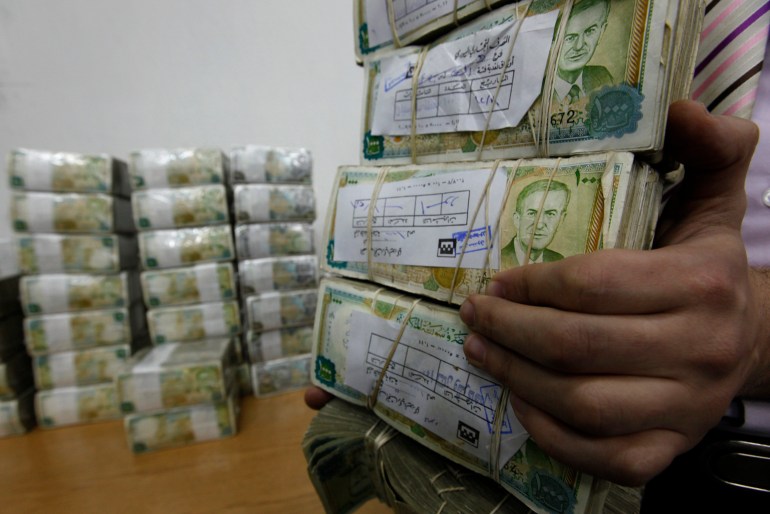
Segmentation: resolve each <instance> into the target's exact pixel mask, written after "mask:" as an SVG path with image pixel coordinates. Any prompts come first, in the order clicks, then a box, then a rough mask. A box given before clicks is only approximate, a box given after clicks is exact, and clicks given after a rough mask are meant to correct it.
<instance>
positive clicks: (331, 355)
mask: <svg viewBox="0 0 770 514" xmlns="http://www.w3.org/2000/svg"><path fill="white" fill-rule="evenodd" d="M319 294H320V299H319V308H318V315H317V318H316V332H315V333H316V339H315V341H314V342H313V358H314V363H313V367H312V379H313V383H314V384H315V385H317V386H318V387H321V388H322V389H324V390H326V391H328V392H330V393H332V394H333V395H335V396H337V397H339V398H342V399H344V400H346V401H347V402H349V403H352V404H355V405H359V406H362V407H368V408H370V410H371V411H372V413H373V415H375V416H376V417H378V418H379V419H380V420H382V422H383V423H382V424H383V425H386V426H389V427H392V428H393V429H395V431H397V432H401V433H403V434H405V435H406V436H407V437H410V438H412V439H414V440H415V441H418V442H419V443H420V444H421V445H423V446H425V447H426V448H427V449H429V450H432V451H433V452H436V453H438V454H440V455H442V456H444V457H445V458H447V459H449V460H451V461H453V462H455V463H457V464H460V465H462V466H463V467H465V468H467V469H469V470H471V471H473V472H475V473H478V474H480V475H483V476H485V477H497V478H496V481H497V482H499V484H500V485H501V486H502V488H503V489H505V490H506V491H508V493H510V494H512V495H514V496H515V497H516V498H517V499H518V500H519V501H521V502H523V503H524V504H525V505H527V506H528V507H529V508H531V509H533V510H534V511H536V512H549V511H551V510H554V511H557V512H575V513H580V512H593V511H595V510H596V509H597V508H600V507H601V505H602V504H603V502H604V500H605V498H606V491H607V487H608V484H607V483H606V482H604V481H602V480H598V479H595V478H594V477H592V476H589V475H586V474H585V473H582V472H580V471H578V470H576V469H572V468H569V467H567V466H565V465H563V464H561V463H559V462H556V461H554V460H553V459H551V458H550V457H548V456H546V455H545V454H544V453H543V452H542V451H541V450H540V449H539V448H538V447H537V445H536V444H535V443H534V442H533V441H532V440H531V439H530V438H529V435H528V434H527V432H526V431H525V430H524V428H523V427H522V426H521V425H520V424H519V422H518V420H517V419H516V416H515V414H514V412H513V409H512V407H511V406H510V404H509V403H508V402H507V400H506V398H507V397H506V395H505V394H504V393H503V386H502V384H500V383H498V382H497V381H495V379H493V378H492V377H490V376H489V375H487V374H486V373H485V372H483V371H481V370H479V369H477V368H474V367H473V366H471V365H470V364H469V363H468V361H467V360H466V359H465V355H464V353H463V350H462V345H463V342H464V340H465V337H466V336H467V335H468V328H467V327H466V326H465V325H464V324H463V322H462V321H461V320H460V317H459V315H458V313H457V309H456V308H454V307H451V306H448V305H447V304H445V303H434V302H431V301H429V300H426V299H424V298H420V297H417V296H411V295H406V294H403V293H401V292H399V291H393V290H390V289H384V288H382V287H379V286H377V285H375V284H371V283H368V282H362V281H352V280H349V279H344V278H336V277H335V278H325V279H323V280H322V282H321V287H320V292H319ZM349 458H351V459H354V458H365V456H360V455H359V456H357V457H353V456H351V457H349ZM320 479H321V477H320V476H318V475H316V476H314V477H313V480H315V481H318V480H320ZM349 479H350V477H347V478H342V479H341V480H349ZM546 491H547V493H546ZM319 492H321V495H322V496H323V494H324V493H323V492H322V490H319ZM551 496H554V497H557V496H558V498H559V499H560V502H561V504H560V506H559V508H555V507H552V506H551V504H550V502H551V501H552V498H551ZM329 512H346V511H344V510H329Z"/></svg>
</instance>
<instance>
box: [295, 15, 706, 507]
mask: <svg viewBox="0 0 770 514" xmlns="http://www.w3.org/2000/svg"><path fill="white" fill-rule="evenodd" d="M452 4H453V3H452V2H445V3H443V4H441V3H438V2H436V3H433V2H394V1H391V0H354V6H355V19H356V34H357V36H358V41H357V42H358V55H359V57H360V59H361V64H362V66H363V71H364V81H365V88H364V102H363V105H364V108H363V116H362V123H361V132H360V139H359V141H361V142H362V143H363V144H362V145H361V147H360V148H361V153H360V163H359V164H358V165H351V166H342V167H340V169H339V171H338V175H337V177H336V179H335V181H334V190H333V193H332V198H331V201H330V202H329V205H330V208H329V212H328V218H327V222H326V225H325V227H326V231H325V237H324V241H323V244H324V247H325V248H327V249H328V251H327V252H325V254H324V255H325V259H324V260H322V264H321V268H322V271H326V272H329V273H331V274H333V275H334V276H332V277H330V278H329V279H322V281H321V286H320V290H319V301H318V311H317V317H316V327H315V332H314V334H315V340H314V342H313V359H314V362H313V368H312V369H313V374H312V381H313V383H314V384H315V385H317V386H319V387H321V388H323V389H325V390H326V391H328V392H330V393H332V394H334V395H335V396H338V397H340V398H342V399H344V400H346V401H349V402H351V403H354V404H357V405H362V406H367V407H368V408H369V409H370V410H372V411H373V412H374V413H375V414H376V415H377V416H378V417H379V418H380V419H382V420H384V421H385V422H386V423H387V424H389V425H391V426H392V427H394V428H395V429H397V431H398V432H400V433H401V434H403V435H401V436H400V437H403V436H404V435H405V436H408V437H412V438H413V439H415V440H417V441H419V442H420V443H421V444H423V445H425V446H426V447H428V448H429V449H431V450H434V452H435V454H436V458H437V459H438V458H439V455H441V456H443V457H445V458H447V459H448V460H449V461H452V462H454V463H456V464H459V465H462V466H464V467H465V468H468V469H470V470H472V471H475V472H478V473H479V474H481V475H484V476H486V477H495V478H496V479H497V481H498V482H499V484H500V486H501V487H502V488H503V489H505V490H506V491H508V492H509V493H511V494H512V495H513V496H515V498H511V501H510V502H508V503H507V504H506V505H503V504H502V503H500V504H498V507H500V506H502V508H501V509H499V510H500V511H501V512H503V511H505V512H509V511H515V510H516V509H517V508H518V509H520V508H522V507H523V506H522V505H521V504H520V503H518V502H519V501H520V502H523V504H524V506H526V508H529V509H532V510H534V511H536V512H574V513H583V512H592V511H600V510H602V505H603V502H604V499H605V496H604V494H603V493H602V492H601V491H606V490H607V488H606V487H604V486H605V485H606V484H604V483H602V482H601V481H599V480H596V479H594V477H591V476H587V475H585V474H583V473H580V472H579V471H578V470H574V469H570V468H568V467H566V466H564V465H563V464H561V463H559V462H556V461H554V460H553V459H551V458H550V457H549V456H548V455H547V454H545V452H543V451H542V450H541V449H540V448H539V447H538V446H537V445H536V444H535V443H534V442H533V441H532V440H531V439H530V438H529V437H528V434H527V432H526V431H525V430H524V428H523V427H522V426H521V425H520V424H519V423H518V421H517V419H516V417H515V414H514V412H513V410H512V408H511V406H510V404H509V402H508V401H507V389H506V388H505V387H504V384H501V383H499V382H497V381H495V379H493V378H492V377H490V376H488V375H487V374H486V373H484V372H483V371H481V370H479V369H476V368H474V367H473V366H471V365H470V364H469V363H468V362H467V360H466V359H465V357H464V353H463V351H462V344H463V343H464V341H465V338H466V336H467V334H468V328H467V327H466V326H465V325H464V324H463V323H462V321H461V320H460V318H459V315H458V312H457V308H458V307H457V306H458V305H459V304H461V303H462V301H464V300H465V299H466V298H467V297H468V296H469V295H471V294H474V293H483V292H484V290H485V287H486V285H487V283H488V282H489V280H490V278H491V277H492V276H493V275H494V274H495V273H496V272H498V271H501V270H505V269H509V268H513V267H516V266H521V265H532V264H536V263H543V262H551V261H556V260H560V259H562V258H565V257H568V256H572V255H577V254H585V253H589V252H593V251H597V250H601V249H604V248H629V249H647V248H650V246H651V244H652V240H653V235H654V229H655V224H656V221H657V216H658V213H659V209H660V206H661V197H662V190H663V184H664V182H665V180H666V179H668V178H669V176H668V175H667V174H666V173H659V172H658V171H656V170H655V169H654V168H653V167H652V166H651V165H650V164H649V163H650V162H653V163H654V162H664V161H665V160H663V161H661V159H660V157H661V154H662V153H663V140H664V138H663V136H664V132H665V126H666V119H667V113H668V107H669V105H670V104H671V103H672V102H673V101H675V100H677V99H680V98H686V97H687V96H688V93H689V88H690V83H691V77H692V70H693V66H694V60H695V55H696V50H697V45H698V35H699V34H700V27H701V24H702V17H703V9H704V5H703V2H675V1H673V0H656V1H654V2H631V1H628V2H627V1H610V0H556V1H554V0H533V1H527V2H496V3H495V5H494V6H492V5H491V3H490V2H484V1H475V0H464V1H463V2H454V4H453V5H452ZM501 4H505V5H501ZM490 7H495V8H494V9H489V8H490ZM486 10H488V12H485V11H486ZM471 11H473V12H471ZM466 13H467V14H468V16H466ZM473 13H475V14H473ZM480 13H484V14H482V15H480V16H479V15H478V14H480ZM474 16H475V17H474ZM458 20H459V21H462V23H460V24H459V26H457V27H456V28H453V25H455V24H457V23H458ZM447 31H448V32H447ZM436 34H443V35H439V36H436ZM402 43H408V45H407V46H403V45H402ZM661 171H664V172H665V171H668V170H661ZM353 279H354V280H353ZM325 415H326V414H325V413H324V410H321V412H320V413H319V416H325ZM330 416H331V415H330ZM321 425H325V426H327V427H337V429H338V430H344V429H347V428H348V427H347V426H346V425H345V424H344V420H339V419H337V420H334V419H330V420H329V423H323V424H319V426H321ZM329 430H330V431H331V429H329ZM369 432H371V433H376V432H378V430H374V429H373V428H372V429H371V430H370V431H368V432H367V433H369ZM324 435H329V434H328V433H325V434H314V433H310V432H309V433H308V435H307V436H306V440H305V445H304V448H305V454H306V457H307V459H308V465H309V469H310V472H311V474H313V478H314V480H313V482H314V484H316V486H317V489H318V492H319V496H320V497H321V499H322V501H323V503H324V505H326V507H327V510H329V511H344V510H346V508H347V507H349V506H351V505H357V504H359V503H360V502H361V501H364V500H366V499H367V498H369V497H372V496H378V497H380V499H382V500H383V501H386V502H389V503H390V504H391V505H393V502H394V501H402V499H403V498H404V497H405V495H403V494H399V491H397V490H396V491H392V490H389V487H390V486H395V485H396V483H397V482H396V481H390V480H386V479H384V478H383V477H382V476H379V475H377V472H374V475H370V476H369V477H368V478H367V475H366V474H367V473H370V472H371V471H369V470H372V469H374V470H376V469H378V468H379V466H377V465H372V464H373V463H376V462H379V460H378V459H380V458H384V457H383V455H385V454H387V452H384V453H381V454H379V455H375V454H373V453H367V451H366V449H367V448H372V447H377V446H379V445H378V444H376V443H374V442H372V441H367V443H366V444H363V443H361V444H360V445H359V447H360V448H362V450H361V451H362V452H363V454H362V456H361V458H360V459H353V458H350V456H349V455H344V454H343V453H342V451H343V448H348V446H347V445H345V446H339V447H336V448H335V446H334V445H330V444H327V442H328V440H329V439H328V438H325V437H324ZM366 437H368V436H365V437H364V438H366ZM364 438H362V439H364ZM314 441H315V442H314ZM320 442H323V443H324V444H320V445H319V444H318V443H320ZM370 443H372V444H370ZM351 444H358V443H353V442H352V441H351ZM385 448H387V446H386V447H385ZM332 449H337V450H338V451H337V452H335V451H332ZM391 458H393V455H391ZM331 462H337V463H340V465H339V466H337V467H334V466H331V465H330V463H331ZM426 469H427V466H426ZM420 475H421V476H426V477H429V476H434V474H433V473H428V472H425V473H421V474H420ZM435 476H438V475H435ZM367 480H368V483H369V485H370V486H371V487H369V488H367V487H365V485H366V483H367ZM345 484H351V485H352V484H356V486H357V487H355V488H353V487H351V488H346V487H344V485H345ZM383 484H386V485H384V486H383ZM418 485H420V486H421V487H422V486H424V488H426V489H427V488H431V489H432V488H434V486H435V484H433V482H428V481H427V480H426V481H425V483H424V484H418ZM410 486H411V487H412V488H413V489H414V486H415V484H414V483H412V484H410ZM428 496H430V495H425V497H424V498H417V499H416V501H417V503H416V504H414V505H412V504H410V505H409V508H410V509H411V510H414V511H417V512H423V511H425V512H430V511H433V510H435V508H431V507H430V506H429V505H427V504H421V503H420V502H421V501H423V502H425V501H427V499H428ZM470 504H471V505H472V504H473V503H472V502H471V503H470ZM335 506H336V507H335ZM460 510H462V509H460ZM471 510H472V509H471ZM495 510H497V507H496V508H495Z"/></svg>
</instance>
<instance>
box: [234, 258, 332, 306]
mask: <svg viewBox="0 0 770 514" xmlns="http://www.w3.org/2000/svg"><path fill="white" fill-rule="evenodd" d="M238 278H239V283H240V286H241V296H242V297H244V298H245V297H246V296H249V295H252V294H257V293H264V292H266V291H288V290H291V289H307V288H311V287H318V257H317V256H315V255H285V256H276V257H263V258H261V259H248V260H244V261H240V262H239V263H238Z"/></svg>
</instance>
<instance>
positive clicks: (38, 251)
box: [34, 236, 64, 271]
mask: <svg viewBox="0 0 770 514" xmlns="http://www.w3.org/2000/svg"><path fill="white" fill-rule="evenodd" d="M61 245H62V242H61V240H60V239H59V238H57V237H45V236H42V237H36V238H35V239H34V248H35V259H36V261H37V269H38V270H46V271H54V270H60V269H62V267H63V266H62V263H63V262H64V257H63V255H62V250H61Z"/></svg>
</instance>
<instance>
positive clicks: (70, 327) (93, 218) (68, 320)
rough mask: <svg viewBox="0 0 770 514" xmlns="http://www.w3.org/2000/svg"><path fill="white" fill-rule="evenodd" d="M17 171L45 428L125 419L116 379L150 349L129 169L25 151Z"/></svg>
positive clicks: (27, 324) (16, 210) (14, 183)
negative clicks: (124, 366) (117, 397)
mask: <svg viewBox="0 0 770 514" xmlns="http://www.w3.org/2000/svg"><path fill="white" fill-rule="evenodd" d="M7 173H8V176H9V180H10V184H11V187H12V189H13V191H12V194H11V216H12V221H13V226H14V230H15V231H16V233H17V234H16V236H17V237H16V252H17V258H18V262H19V267H20V271H21V273H22V274H23V276H22V278H21V280H20V298H21V304H22V308H23V310H24V314H25V317H24V320H23V331H24V342H25V346H26V349H27V351H28V352H29V354H30V355H31V356H32V369H33V373H34V381H35V386H36V388H37V393H36V394H35V398H34V401H35V410H36V413H37V419H38V424H39V425H40V426H41V427H43V428H49V427H58V426H64V425H72V424H79V423H86V422H92V421H101V420H109V419H116V418H118V417H120V412H119V411H118V409H117V403H116V401H115V386H114V383H113V381H114V377H115V375H116V373H117V370H118V369H119V367H120V365H121V364H122V363H124V362H125V361H126V360H127V359H128V358H129V357H130V356H131V354H132V353H133V352H134V351H136V350H138V349H140V348H142V347H143V346H146V344H147V330H146V323H145V316H144V309H143V306H142V302H141V297H140V295H139V280H138V270H137V257H136V248H137V242H136V234H135V228H134V223H133V220H132V213H131V202H130V189H131V186H130V179H129V175H128V170H127V167H126V164H125V163H124V162H123V161H120V160H118V159H115V158H113V157H111V156H109V155H106V154H93V155H86V154H78V153H55V152H48V151H39V150H31V149H16V150H13V151H11V152H10V153H9V155H8V160H7Z"/></svg>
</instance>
